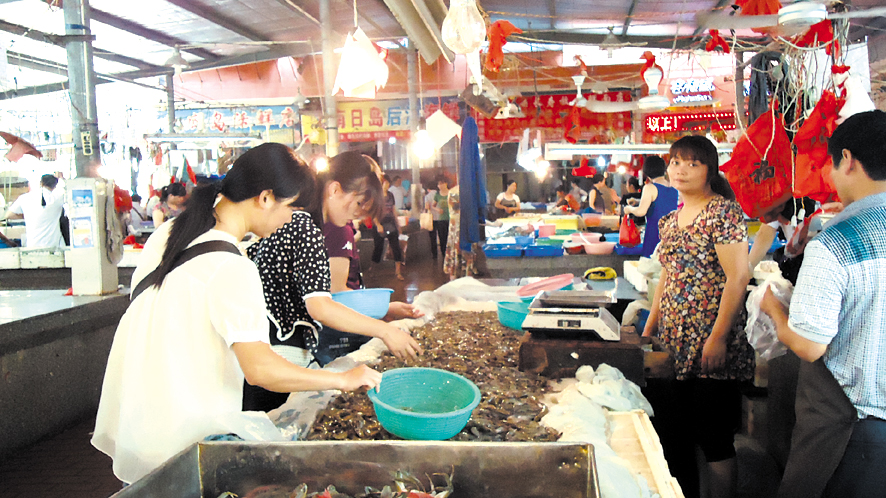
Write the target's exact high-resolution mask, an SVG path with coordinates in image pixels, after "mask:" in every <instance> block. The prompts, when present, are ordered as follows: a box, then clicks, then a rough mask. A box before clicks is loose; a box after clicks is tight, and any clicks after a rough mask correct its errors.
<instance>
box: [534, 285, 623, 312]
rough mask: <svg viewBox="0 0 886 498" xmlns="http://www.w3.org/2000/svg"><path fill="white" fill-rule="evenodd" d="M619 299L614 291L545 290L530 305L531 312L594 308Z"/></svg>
mask: <svg viewBox="0 0 886 498" xmlns="http://www.w3.org/2000/svg"><path fill="white" fill-rule="evenodd" d="M617 301H618V300H617V299H616V298H615V294H614V293H613V292H612V291H596V290H580V291H576V290H573V291H543V292H540V293H539V294H538V295H537V296H536V297H535V299H533V301H532V303H531V304H530V305H529V310H530V312H531V311H533V310H535V309H544V308H576V309H593V308H599V307H601V306H608V305H610V304H613V303H616V302H617Z"/></svg>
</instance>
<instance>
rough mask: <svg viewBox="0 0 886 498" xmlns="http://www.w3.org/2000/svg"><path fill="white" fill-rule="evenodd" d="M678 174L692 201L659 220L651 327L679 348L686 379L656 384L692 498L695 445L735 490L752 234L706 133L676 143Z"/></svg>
mask: <svg viewBox="0 0 886 498" xmlns="http://www.w3.org/2000/svg"><path fill="white" fill-rule="evenodd" d="M670 155H671V160H670V164H669V165H668V171H667V172H668V180H669V181H670V183H671V186H672V187H674V188H676V189H677V190H678V191H679V192H680V195H681V197H682V199H683V205H682V207H678V208H677V210H676V211H673V212H671V213H670V214H667V215H665V216H664V217H663V218H662V219H661V220H660V221H659V230H660V233H661V244H660V245H659V248H658V255H659V259H660V260H661V265H662V271H661V279H660V280H659V283H658V286H657V287H656V289H655V295H654V297H653V299H652V301H651V303H652V309H651V310H650V313H649V318H648V319H647V321H646V327H645V330H644V331H643V335H644V336H657V337H659V338H660V339H661V341H662V342H663V343H664V344H666V345H667V346H668V348H669V349H670V350H671V351H672V352H673V354H674V360H675V364H674V370H675V372H676V377H677V379H676V381H673V382H672V383H669V384H665V385H663V386H657V387H653V386H651V385H650V386H649V387H648V388H647V390H646V392H647V393H648V394H649V401H650V402H651V403H652V406H653V408H655V415H656V416H655V419H654V420H655V421H656V425H657V430H658V432H659V436H660V437H661V442H662V446H663V448H664V453H665V459H667V461H668V467H669V468H670V469H671V471H672V472H673V474H674V477H676V478H677V480H678V481H679V482H680V486H681V487H682V488H683V491H684V492H685V493H686V496H698V491H699V475H698V467H697V466H696V462H695V446H696V445H698V446H700V447H701V449H702V452H703V453H704V456H705V459H706V461H707V467H708V472H706V475H707V476H709V480H710V482H709V483H708V485H707V486H706V487H702V488H701V489H705V488H707V489H709V490H710V492H711V493H710V494H711V496H734V493H735V486H736V481H735V479H736V473H735V472H736V468H735V447H734V444H733V443H734V440H733V436H734V435H735V432H736V431H737V430H738V428H739V425H740V422H741V392H740V390H739V387H740V383H742V382H746V381H749V380H751V379H752V378H753V376H754V367H755V364H754V350H753V349H752V348H751V346H750V345H749V344H748V341H747V339H746V337H745V334H744V317H743V312H744V303H745V288H746V286H747V283H748V279H749V276H748V231H747V226H746V225H745V222H744V213H743V212H742V210H741V207H740V206H739V205H738V203H737V202H735V200H734V199H735V195H734V193H733V192H732V189H731V188H730V187H729V184H728V183H727V182H726V180H725V178H723V177H722V176H721V175H720V172H719V170H718V165H719V161H718V158H717V149H716V147H715V146H714V144H713V143H712V142H711V141H710V140H708V139H707V138H706V137H702V136H687V137H683V138H681V139H680V140H678V141H677V142H675V143H674V144H673V145H672V146H671V150H670Z"/></svg>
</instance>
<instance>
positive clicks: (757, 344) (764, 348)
mask: <svg viewBox="0 0 886 498" xmlns="http://www.w3.org/2000/svg"><path fill="white" fill-rule="evenodd" d="M768 288H771V289H772V293H773V294H775V297H776V298H778V300H779V301H780V302H781V303H782V304H783V305H785V306H788V305H789V304H790V302H791V295H792V294H793V293H794V286H793V285H791V283H790V282H788V281H787V280H785V279H784V277H782V276H781V275H780V274H771V275H769V276H767V277H766V280H764V281H763V283H762V284H760V285H759V286H757V288H756V289H754V290H753V291H751V293H750V295H748V300H747V302H746V303H745V307H746V308H747V310H748V323H747V325H745V329H744V331H745V334H747V336H748V342H749V343H750V344H751V346H752V347H753V348H754V349H755V350H756V351H757V354H759V355H760V357H761V358H763V359H765V360H771V359H773V358H778V357H779V356H781V355H783V354H785V353H786V352H787V350H788V348H787V347H786V346H785V345H784V344H782V343H781V342H779V341H778V333H777V331H776V330H775V323H773V321H772V319H771V318H769V315H767V314H766V313H763V312H762V311H761V310H760V302H761V301H762V300H763V295H764V294H765V293H766V289H768Z"/></svg>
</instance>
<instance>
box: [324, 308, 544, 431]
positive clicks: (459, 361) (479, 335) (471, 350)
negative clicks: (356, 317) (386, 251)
mask: <svg viewBox="0 0 886 498" xmlns="http://www.w3.org/2000/svg"><path fill="white" fill-rule="evenodd" d="M412 335H413V337H415V338H416V340H417V341H418V342H419V344H421V346H422V348H424V354H423V355H421V356H420V357H419V359H418V360H417V361H415V362H410V363H409V364H406V363H404V362H402V361H400V360H398V359H396V358H395V357H394V356H393V355H390V354H385V355H383V357H382V359H381V362H380V363H379V364H378V365H373V367H374V368H377V369H378V370H379V371H381V372H384V371H385V370H390V369H393V368H402V367H407V366H411V367H430V368H439V369H443V370H448V371H450V372H454V373H457V374H459V375H463V376H465V377H466V378H468V379H470V380H471V381H472V382H474V384H476V385H477V387H478V388H479V389H480V393H481V395H482V398H481V400H480V405H479V406H478V407H477V408H476V409H475V410H474V412H473V415H472V416H471V420H470V421H469V422H468V424H467V426H465V428H464V429H463V430H462V431H461V432H460V433H459V434H457V435H456V436H455V437H453V438H452V440H454V441H472V442H479V441H497V442H501V441H535V442H544V441H556V440H557V438H558V437H559V434H558V433H557V432H555V431H553V430H551V429H549V428H546V427H542V426H541V425H540V424H539V420H541V418H542V417H543V416H544V415H545V413H546V410H545V407H544V405H543V404H542V403H541V402H540V399H541V397H542V395H544V394H545V392H546V391H547V386H548V379H546V378H545V377H540V376H538V375H536V374H531V373H525V372H521V371H519V370H518V369H517V363H518V349H519V340H520V336H519V335H518V333H517V332H516V331H514V330H513V329H510V328H507V327H505V326H503V325H501V324H500V323H499V321H498V319H497V317H496V314H495V313H494V312H483V313H477V312H466V311H455V312H447V313H438V314H437V315H436V319H435V320H433V321H431V322H428V323H427V324H425V325H423V326H421V327H418V328H416V329H413V331H412ZM307 439H309V440H360V439H362V440H383V439H398V438H397V437H396V436H394V435H392V434H390V433H388V432H387V431H385V430H384V428H382V427H381V425H380V424H379V423H378V420H377V419H376V417H375V410H374V409H373V406H372V402H371V401H370V400H369V398H368V397H367V396H366V393H365V391H355V392H346V393H342V394H340V395H339V396H337V397H335V398H334V399H333V400H332V401H331V402H330V404H329V405H328V406H327V407H326V408H325V409H324V410H322V411H321V412H320V413H318V414H317V418H316V419H315V421H314V424H313V426H312V427H311V430H310V432H309V433H308V436H307Z"/></svg>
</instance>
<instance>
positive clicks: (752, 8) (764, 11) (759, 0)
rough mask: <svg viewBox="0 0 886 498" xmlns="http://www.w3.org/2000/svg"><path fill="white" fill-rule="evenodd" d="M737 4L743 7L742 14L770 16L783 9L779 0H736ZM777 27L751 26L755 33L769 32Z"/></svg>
mask: <svg viewBox="0 0 886 498" xmlns="http://www.w3.org/2000/svg"><path fill="white" fill-rule="evenodd" d="M735 5H738V6H739V7H741V15H743V16H768V15H773V14H778V10H779V9H781V2H779V1H778V0H736V2H735ZM775 28H776V27H766V28H751V30H752V31H753V32H755V33H760V34H767V33H770V32H772V31H774V29H775Z"/></svg>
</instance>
